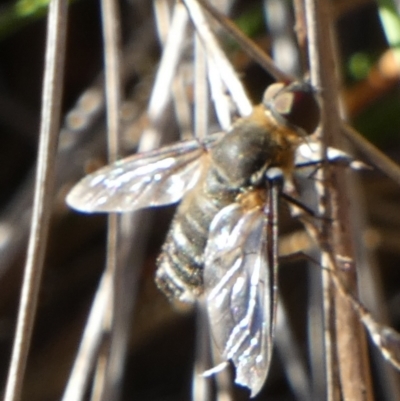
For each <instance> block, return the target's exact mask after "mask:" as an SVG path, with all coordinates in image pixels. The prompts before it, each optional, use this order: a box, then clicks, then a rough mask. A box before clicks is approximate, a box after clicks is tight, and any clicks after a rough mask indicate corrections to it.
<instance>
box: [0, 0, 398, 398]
mask: <svg viewBox="0 0 400 401" xmlns="http://www.w3.org/2000/svg"><path fill="white" fill-rule="evenodd" d="M156 3H160V4H161V3H164V2H157V1H155V2H154V3H153V2H152V1H141V0H120V1H119V7H120V10H121V20H120V21H121V28H122V42H123V59H124V61H123V74H122V75H123V99H124V101H123V105H122V107H121V124H122V131H121V143H122V149H123V151H122V152H121V153H122V155H128V154H131V153H133V152H134V151H136V150H137V147H138V141H139V138H140V134H141V132H142V129H143V127H144V126H145V125H146V115H145V110H146V107H147V102H148V99H149V96H150V93H151V90H152V85H153V81H154V76H155V74H156V71H157V68H158V63H159V61H160V56H161V54H162V48H163V44H162V40H161V39H160V37H161V38H164V39H165V34H164V36H163V34H162V29H163V28H162V26H161V25H160V21H162V18H161V20H160V17H158V20H156V18H155V10H156ZM165 3H166V4H167V5H169V7H171V8H170V9H169V10H168V8H167V13H166V15H167V16H170V10H171V9H172V6H173V4H174V2H173V1H170V2H168V1H166V2H165ZM331 3H332V15H331V18H332V19H333V20H334V26H335V29H336V37H337V47H338V49H337V50H338V59H339V60H340V71H339V73H340V77H341V81H342V87H341V91H342V105H343V109H344V110H345V113H346V116H347V118H348V120H349V121H350V122H351V124H352V125H353V126H354V127H355V128H356V129H358V130H359V131H360V132H361V133H362V134H363V135H364V136H365V137H366V138H368V139H369V140H370V141H371V142H372V143H374V144H375V145H376V146H377V147H379V148H380V149H381V150H382V151H383V152H384V153H386V154H387V155H389V156H390V157H391V158H393V159H394V160H395V161H400V112H399V111H400V87H399V64H398V63H396V58H395V52H396V48H395V45H398V44H399V43H400V42H398V43H392V44H391V43H388V40H387V37H390V36H391V33H390V29H394V31H395V34H396V29H397V27H400V22H399V21H400V20H399V16H398V14H396V13H397V12H398V11H397V9H396V6H397V5H398V4H397V3H396V1H394V2H393V4H392V3H390V7H391V8H390V7H389V8H387V7H388V6H387V5H380V4H378V3H379V2H375V1H372V0H357V1H352V2H348V1H343V0H336V1H332V2H331ZM160 4H158V6H159V5H160ZM384 7H386V8H387V9H388V10H389V11H391V12H392V16H393V19H394V21H396V23H397V24H398V25H396V24H394V28H389V27H388V26H385V25H384V24H382V21H385V20H384V19H383V20H382V19H381V18H380V16H382V15H384V12H383V10H385V8H384ZM46 10H47V4H46V1H38V0H18V1H16V2H5V1H3V2H2V4H1V8H0V55H1V57H0V383H1V387H0V388H3V386H4V383H5V381H6V377H7V369H8V366H9V358H10V352H11V347H12V341H13V336H14V329H15V322H16V316H17V308H18V297H19V295H20V288H21V280H22V271H23V266H24V262H25V257H26V246H27V238H28V233H29V231H28V230H29V225H30V212H31V204H32V199H33V192H32V191H33V176H34V169H35V163H36V155H37V146H38V133H39V123H40V107H41V88H42V79H43V68H44V48H45V32H46V12H47V11H46ZM226 10H227V14H228V15H229V16H230V18H232V20H233V21H234V22H235V23H236V24H237V25H238V26H239V27H240V28H241V29H242V30H243V31H244V32H245V34H246V35H248V36H249V37H251V38H252V39H253V40H254V41H255V42H256V43H257V44H258V45H259V46H261V47H262V48H263V49H264V50H265V51H266V52H267V53H269V54H272V55H273V56H274V58H275V60H277V63H278V65H279V66H280V67H281V68H283V69H286V71H288V72H291V73H297V74H301V71H302V70H301V68H299V63H298V62H294V61H293V60H294V59H295V58H296V57H297V55H295V56H293V54H292V53H291V51H292V50H291V49H292V47H290V46H286V44H287V43H289V44H291V43H292V44H293V40H294V35H293V32H294V28H293V27H294V22H293V21H294V20H293V9H292V4H291V2H290V1H272V0H271V1H268V0H266V1H261V0H252V1H249V0H243V1H242V0H237V1H234V2H232V4H230V5H226ZM100 13H101V11H100V5H99V2H98V1H96V0H74V1H71V2H70V4H69V20H68V34H67V35H68V36H67V53H66V67H65V86H64V93H63V96H62V109H63V116H64V117H63V122H62V129H61V134H60V140H59V151H58V158H57V172H56V186H55V195H54V205H53V208H54V210H53V214H52V219H51V228H50V236H49V242H48V246H47V253H46V259H45V268H44V274H43V280H42V287H41V291H40V297H39V309H38V313H37V317H36V323H35V327H34V333H33V338H32V345H31V352H30V356H29V361H28V366H27V371H26V379H25V382H24V389H23V399H24V400H29V401H39V400H40V401H47V400H49V401H50V400H57V399H61V398H62V394H63V392H64V390H65V387H66V383H67V381H68V377H69V375H70V372H71V369H72V366H73V363H74V359H75V357H76V354H77V350H78V347H79V343H80V340H81V336H82V333H83V331H84V327H85V324H86V321H87V318H88V315H89V311H90V308H91V304H92V302H93V298H94V295H95V292H96V288H97V286H98V285H99V281H100V277H101V274H102V272H103V270H104V266H105V257H106V216H103V215H95V216H94V215H82V214H79V213H76V212H73V211H71V210H68V208H67V206H66V205H65V201H64V199H65V195H66V193H67V192H68V190H69V189H70V188H71V187H72V185H73V184H74V183H76V182H77V181H78V180H79V179H80V178H81V177H82V176H84V175H85V174H87V173H88V172H91V171H93V170H95V169H96V168H98V167H100V166H102V165H104V164H106V120H105V106H104V79H103V73H104V69H103V40H102V32H101V18H100ZM282 13H283V14H282ZM159 15H160V14H159ZM282 15H283V16H284V17H283V19H282V20H280V19H279V18H280V16H282ZM156 21H158V22H156ZM279 21H280V22H279ZM278 22H279V23H278ZM166 23H167V22H166ZM215 25H216V26H214V28H215V30H216V31H217V32H218V33H219V34H220V39H221V43H222V47H223V48H224V50H225V51H226V53H227V55H228V57H229V59H230V60H231V62H232V63H233V65H234V66H235V69H236V70H237V71H238V73H239V74H240V78H241V80H242V82H243V84H244V86H245V87H246V89H247V91H248V94H249V96H250V97H251V99H252V101H253V102H254V103H257V102H259V101H260V99H261V96H262V93H263V91H264V88H265V87H266V86H267V85H268V84H269V83H271V82H273V78H272V77H271V76H270V75H269V74H268V73H266V72H265V71H264V70H263V69H262V68H261V67H260V66H258V65H257V64H256V63H255V62H254V61H253V60H251V59H250V58H249V57H248V56H247V55H246V54H245V53H244V52H243V51H242V49H241V48H240V46H238V45H237V44H236V43H235V41H234V40H233V39H232V38H231V37H229V36H228V35H226V34H225V33H224V32H223V31H222V30H221V29H219V27H218V26H217V24H215ZM388 30H389V33H388ZM160 32H161V34H160ZM397 34H399V35H400V28H399V30H398V31H397ZM387 35H388V36H387ZM392 36H393V35H392ZM285 41H286V42H285ZM282 43H283V44H282ZM192 58H193V45H192V43H191V42H189V40H188V43H187V44H186V45H185V46H184V50H183V56H182V60H183V61H182V65H183V66H184V67H183V68H184V69H185V71H186V72H185V73H184V76H185V79H186V81H185V82H184V91H185V94H186V96H187V98H188V99H189V100H190V101H189V107H188V110H189V115H190V113H192V112H193V110H194V108H195V107H196V106H195V105H193V91H192V89H191V85H192V82H193V71H192V70H191V68H192V67H191V64H192V61H191V60H192ZM182 115H184V113H179V112H176V111H174V109H173V107H172V106H171V105H170V106H169V108H168V109H167V112H166V114H165V121H164V122H163V124H164V125H163V126H164V127H168V128H165V129H164V131H163V138H162V139H161V141H162V142H170V141H176V140H179V138H181V137H185V136H187V135H190V133H191V132H192V130H193V127H192V125H191V122H190V120H189V122H188V121H185V119H184V118H179V116H181V117H182ZM177 116H178V118H177ZM213 130H215V129H214V127H213ZM354 154H356V155H357V151H356V150H354ZM363 161H365V162H366V163H368V162H369V161H368V160H365V159H363ZM354 175H356V178H355V180H356V186H357V192H356V196H355V197H354V198H351V199H350V201H351V202H352V203H354V205H353V207H356V208H357V209H358V210H359V211H362V216H363V217H362V219H363V221H362V223H360V226H358V227H362V228H361V229H359V231H357V233H356V237H357V239H358V242H359V243H358V244H357V246H358V247H361V248H364V250H365V251H366V252H367V253H366V254H367V257H368V264H369V265H370V266H371V269H372V272H373V273H371V274H367V275H363V274H362V273H360V280H361V281H360V283H361V284H360V287H361V289H360V292H361V297H362V298H363V300H365V303H366V304H367V305H368V307H369V308H370V309H371V310H373V312H374V316H375V318H377V319H378V320H380V321H385V319H389V320H388V322H389V323H390V325H391V326H393V327H395V328H397V329H400V269H399V266H400V212H399V206H398V205H399V201H400V189H399V187H398V185H397V184H396V183H394V182H393V181H391V180H390V179H389V178H387V177H386V176H385V175H383V174H382V173H381V172H379V171H377V170H374V169H372V170H368V171H364V172H361V173H354ZM173 213H174V207H165V208H157V209H152V210H145V211H143V213H142V214H141V215H140V219H141V220H140V221H141V222H142V224H140V230H138V231H137V232H136V233H135V235H133V236H132V242H133V243H135V244H136V245H138V244H139V245H140V252H139V254H138V253H134V254H131V255H130V258H131V261H130V262H129V263H130V264H131V266H132V269H131V271H132V272H131V276H129V280H131V283H132V284H131V287H130V288H131V289H132V294H131V295H132V296H131V298H130V299H129V294H125V296H127V297H128V301H127V303H128V306H127V312H126V313H127V315H126V316H129V320H128V323H127V324H126V327H128V328H129V329H128V334H129V339H128V343H127V348H126V352H125V357H126V361H125V365H124V373H123V376H122V382H121V383H120V386H119V391H120V394H119V397H120V398H119V399H121V400H140V401H161V400H168V401H169V400H171V401H175V400H176V401H180V400H189V399H191V395H190V394H191V386H192V375H193V365H194V361H195V355H196V350H195V349H196V332H197V333H198V332H199V330H196V327H198V326H199V322H198V319H196V317H195V314H194V311H193V310H188V309H184V310H183V309H182V308H179V307H176V306H174V305H171V304H170V303H169V302H168V300H167V299H166V298H165V296H164V295H163V294H161V293H160V292H159V291H158V289H157V288H156V286H155V284H154V281H153V276H154V272H155V260H156V257H157V255H158V253H159V250H160V247H161V245H162V243H163V240H164V237H165V235H166V231H167V229H168V227H169V223H170V220H171V218H172V216H173ZM155 223H156V224H155ZM301 230H302V227H301V224H300V223H299V222H296V221H294V220H293V219H291V218H290V216H289V213H288V212H287V210H286V208H285V206H284V205H282V216H281V220H280V232H281V234H282V236H283V239H282V243H284V244H286V243H287V242H288V241H291V240H292V239H293V238H295V237H294V236H293V235H292V234H291V233H293V232H295V233H297V235H298V236H299V235H300V237H301ZM299 233H300V234H299ZM296 246H300V247H301V246H303V248H304V247H305V249H306V251H310V252H312V250H310V245H309V243H308V242H307V241H306V242H305V244H304V245H296ZM312 270H318V269H315V268H314V269H312ZM317 274H318V272H317ZM279 275H280V277H279V284H280V288H281V295H282V299H283V303H284V304H285V310H286V311H287V315H288V316H287V319H288V321H289V326H285V329H284V330H285V331H286V332H287V331H290V333H289V334H290V336H289V337H290V338H289V340H288V343H286V345H285V344H283V345H280V346H279V351H278V352H274V356H273V361H272V368H271V370H270V374H269V377H268V380H267V384H266V386H265V389H264V390H263V392H262V393H261V394H260V395H259V397H257V398H256V400H262V399H268V400H296V399H318V400H320V399H323V394H324V390H323V388H324V384H323V379H321V378H320V377H318V374H317V370H318V368H317V366H319V365H318V362H315V364H314V362H313V359H314V360H318V359H320V360H321V358H322V357H323V352H322V353H321V352H320V353H318V352H316V351H315V349H314V350H313V347H314V346H315V347H316V348H317V346H316V345H315V344H316V343H317V342H318V341H317V340H315V338H313V337H312V335H311V334H310V333H311V331H312V330H311V329H310V328H309V321H310V313H312V312H310V311H311V310H312V308H313V307H314V308H315V307H316V306H318V302H316V303H314V305H310V300H311V299H312V296H311V294H312V291H313V290H312V289H310V287H311V283H312V282H313V280H311V279H310V274H309V272H308V270H307V266H306V265H305V264H304V263H301V262H300V263H285V264H283V265H282V266H281V267H280V271H279ZM371 277H372V278H371ZM314 281H315V280H314ZM372 287H373V289H371V288H372ZM371 292H374V293H378V294H379V297H378V298H372V299H371V298H369V296H368V295H369V293H371ZM376 299H378V301H377V300H376ZM314 324H316V325H317V326H318V325H319V327H320V326H321V323H314ZM278 336H279V329H278ZM291 343H292V345H293V347H295V349H296V350H297V351H298V356H299V357H300V358H302V359H303V361H304V366H306V371H307V373H308V374H309V375H310V376H311V377H312V379H311V381H310V383H311V387H312V388H313V390H312V394H313V395H312V396H311V395H309V396H307V395H306V396H304V394H303V396H302V395H301V394H302V393H301V391H300V392H299V391H296V384H295V380H294V381H293V378H292V377H291V376H290V374H288V366H287V363H290V361H289V362H287V359H288V356H289V359H290V357H291V355H292V351H291V345H290V344H291ZM285 347H288V348H285ZM285 355H286V358H285ZM371 360H372V373H373V378H374V379H373V383H374V391H375V393H376V399H379V400H395V399H400V392H399V389H398V388H397V387H399V386H398V385H396V383H395V382H396V381H399V380H398V379H399V377H398V374H397V373H394V370H393V369H392V368H391V367H389V368H388V369H389V373H384V374H383V375H381V376H380V375H379V373H380V372H382V369H384V368H382V364H381V363H382V361H381V356H379V355H378V356H374V355H371ZM383 365H384V364H383ZM213 388H214V387H213ZM211 391H214V390H213V389H211ZM86 392H87V394H86V398H85V399H93V398H91V396H90V393H91V390H90V386H89V388H88V389H87V391H86ZM318 394H319V395H318ZM301 397H303V398H301ZM205 399H206V398H205ZM233 399H236V400H245V399H248V392H247V391H246V390H245V389H239V388H235V389H234V396H233Z"/></svg>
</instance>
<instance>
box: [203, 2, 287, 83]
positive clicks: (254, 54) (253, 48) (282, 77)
mask: <svg viewBox="0 0 400 401" xmlns="http://www.w3.org/2000/svg"><path fill="white" fill-rule="evenodd" d="M197 1H198V2H199V3H200V4H201V5H202V7H204V8H205V9H206V10H207V11H208V12H209V13H210V14H211V15H212V16H213V17H214V18H215V19H216V20H217V21H218V22H219V23H220V24H221V25H222V26H223V27H224V28H225V29H226V30H227V31H228V32H229V33H230V34H231V35H232V36H233V37H234V38H235V40H236V41H237V42H238V43H239V45H240V46H241V48H242V49H243V51H245V52H246V53H247V54H248V55H249V56H250V57H251V58H252V59H253V60H255V61H256V62H257V63H259V64H260V65H261V67H262V68H264V69H265V70H266V71H268V72H269V73H270V74H271V75H272V76H273V77H274V78H275V79H276V80H277V81H293V80H294V77H293V76H291V75H289V74H286V73H284V72H283V71H281V70H280V69H279V68H277V67H276V65H275V63H274V61H273V60H272V59H271V58H270V57H269V56H268V55H266V54H265V51H264V50H263V49H261V48H260V47H258V46H257V45H256V44H255V43H254V42H253V41H252V40H251V39H249V38H248V37H247V36H246V35H245V34H244V33H243V32H242V31H241V30H240V29H239V28H238V27H237V26H236V25H235V24H234V23H233V22H232V21H231V20H230V19H229V18H227V17H226V16H225V15H224V14H222V13H221V12H219V11H218V10H217V9H216V8H215V7H214V6H212V5H211V4H210V3H209V2H208V1H206V0H197Z"/></svg>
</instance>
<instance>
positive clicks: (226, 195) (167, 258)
mask: <svg viewBox="0 0 400 401" xmlns="http://www.w3.org/2000/svg"><path fill="white" fill-rule="evenodd" d="M217 181H218V178H217V177H216V173H215V171H214V170H213V169H211V170H210V171H209V172H208V174H207V176H206V179H205V180H204V181H201V182H199V184H198V185H197V186H196V187H195V188H194V189H193V190H192V191H191V192H189V193H188V194H187V196H186V197H185V199H184V200H183V201H182V203H181V204H180V205H179V207H178V210H177V212H176V215H175V217H174V220H173V221H172V224H171V228H170V230H169V233H168V235H167V239H166V241H165V243H164V245H163V248H162V253H161V255H160V256H159V258H158V260H157V265H158V270H157V273H156V284H157V286H158V287H159V288H160V289H161V290H162V291H163V292H164V293H165V294H166V295H167V296H168V297H169V298H174V299H179V300H180V301H184V302H193V301H194V299H195V297H196V296H198V295H200V294H201V293H202V291H203V263H204V249H205V247H206V243H207V238H208V230H209V226H210V224H211V222H212V220H213V218H214V216H215V215H216V214H217V213H218V212H219V211H220V210H221V209H222V208H223V207H224V206H227V205H229V204H230V203H232V202H233V201H234V198H235V196H236V194H234V193H231V192H229V191H226V190H224V188H222V187H223V186H221V184H219V183H218V182H217ZM216 185H217V186H218V193H219V196H215V186H216Z"/></svg>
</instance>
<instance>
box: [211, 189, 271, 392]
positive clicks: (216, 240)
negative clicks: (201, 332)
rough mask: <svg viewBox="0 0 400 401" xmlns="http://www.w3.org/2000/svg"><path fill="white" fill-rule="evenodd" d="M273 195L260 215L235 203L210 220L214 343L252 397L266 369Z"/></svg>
mask: <svg viewBox="0 0 400 401" xmlns="http://www.w3.org/2000/svg"><path fill="white" fill-rule="evenodd" d="M276 237H277V228H276V193H275V192H274V193H273V192H270V199H269V200H268V201H267V203H266V205H265V207H264V209H262V208H260V209H253V210H250V211H246V210H244V209H242V207H241V205H240V204H238V203H234V204H232V205H230V206H227V207H225V208H224V209H222V210H221V211H220V212H219V213H218V214H217V216H216V217H215V218H214V220H213V222H212V224H211V227H210V233H209V239H208V242H207V247H206V251H205V266H204V286H205V291H206V295H207V307H208V315H209V319H210V327H211V333H212V337H213V340H214V342H215V345H216V347H217V349H218V350H219V352H220V353H221V356H222V358H224V359H225V360H231V361H232V362H233V363H234V365H235V368H236V379H235V382H236V383H237V384H240V385H242V386H246V387H248V388H249V389H250V390H251V396H252V397H254V396H255V395H256V394H257V393H258V392H259V391H260V390H261V388H262V386H263V384H264V382H265V379H266V376H267V373H268V369H269V365H270V360H271V354H272V343H273V337H274V328H275V310H276V270H277V253H276Z"/></svg>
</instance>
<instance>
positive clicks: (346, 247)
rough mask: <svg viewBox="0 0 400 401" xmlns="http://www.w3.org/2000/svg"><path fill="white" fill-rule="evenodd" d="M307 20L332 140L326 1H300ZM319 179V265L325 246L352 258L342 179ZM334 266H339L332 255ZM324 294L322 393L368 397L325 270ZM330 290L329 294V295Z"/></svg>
mask: <svg viewBox="0 0 400 401" xmlns="http://www.w3.org/2000/svg"><path fill="white" fill-rule="evenodd" d="M305 9H306V18H307V26H308V40H309V53H310V63H311V81H312V83H313V85H314V86H316V87H320V88H323V91H322V96H321V98H322V110H321V121H322V132H323V143H324V145H325V146H326V145H330V146H331V145H333V146H335V145H337V144H338V142H340V131H341V123H340V112H339V105H338V100H337V99H338V95H339V91H338V85H337V84H336V82H337V79H336V70H335V66H336V65H337V64H336V63H335V54H334V45H333V34H332V24H331V19H330V15H331V14H330V12H329V11H330V10H329V4H328V3H326V2H325V3H321V2H319V1H316V0H306V1H305ZM321 175H322V177H321V178H322V180H323V184H324V185H318V189H319V193H320V199H321V201H320V202H321V203H320V208H321V209H322V211H323V212H324V213H326V216H327V217H329V218H330V219H332V220H331V221H333V223H332V224H331V223H330V222H329V221H328V220H325V221H322V222H321V226H322V229H321V238H322V264H323V265H325V264H326V263H325V262H326V259H327V257H328V250H330V249H333V252H334V253H335V254H336V255H340V256H341V257H342V258H343V259H344V258H345V259H346V260H354V250H353V245H352V236H351V234H352V233H351V230H350V229H349V222H350V221H351V219H350V213H349V208H348V204H349V200H348V199H347V192H346V182H345V179H344V176H343V174H339V173H338V172H337V170H336V169H332V170H328V169H327V168H323V169H322V170H321ZM337 266H338V268H339V266H341V267H342V265H341V264H340V263H339V260H337ZM341 270H342V274H343V280H345V283H346V286H347V287H348V288H350V289H351V290H352V291H354V292H356V288H357V285H356V284H357V283H356V271H355V264H354V263H351V264H347V265H346V269H345V267H344V266H343V267H342V269H341ZM323 277H324V280H323V282H324V285H325V294H326V296H325V297H324V306H325V307H326V308H327V311H326V312H327V318H326V319H325V322H326V323H327V324H328V325H330V324H331V322H332V320H331V317H332V313H334V314H335V323H334V327H332V326H330V327H329V332H327V333H326V334H327V337H326V339H327V345H329V346H332V349H331V350H328V354H327V355H328V357H327V361H328V362H330V363H329V364H327V375H328V377H327V379H328V399H330V400H336V399H338V398H339V396H340V395H339V394H341V395H342V397H343V398H344V399H348V400H353V401H356V400H360V401H361V400H371V399H372V388H371V379H370V376H369V375H370V372H369V363H368V357H367V349H366V340H365V335H364V332H363V330H362V326H361V323H360V322H359V320H358V316H357V313H356V312H355V311H354V310H353V309H352V307H351V304H350V303H349V301H348V300H347V299H345V298H343V297H341V296H338V292H337V291H334V292H332V287H331V283H330V277H329V274H328V273H325V274H323ZM332 295H334V299H332V298H331V297H332ZM336 357H337V361H338V368H339V380H340V389H339V388H337V387H336V384H337V383H336V380H335V379H336V376H335V371H336V367H335V359H336Z"/></svg>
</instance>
